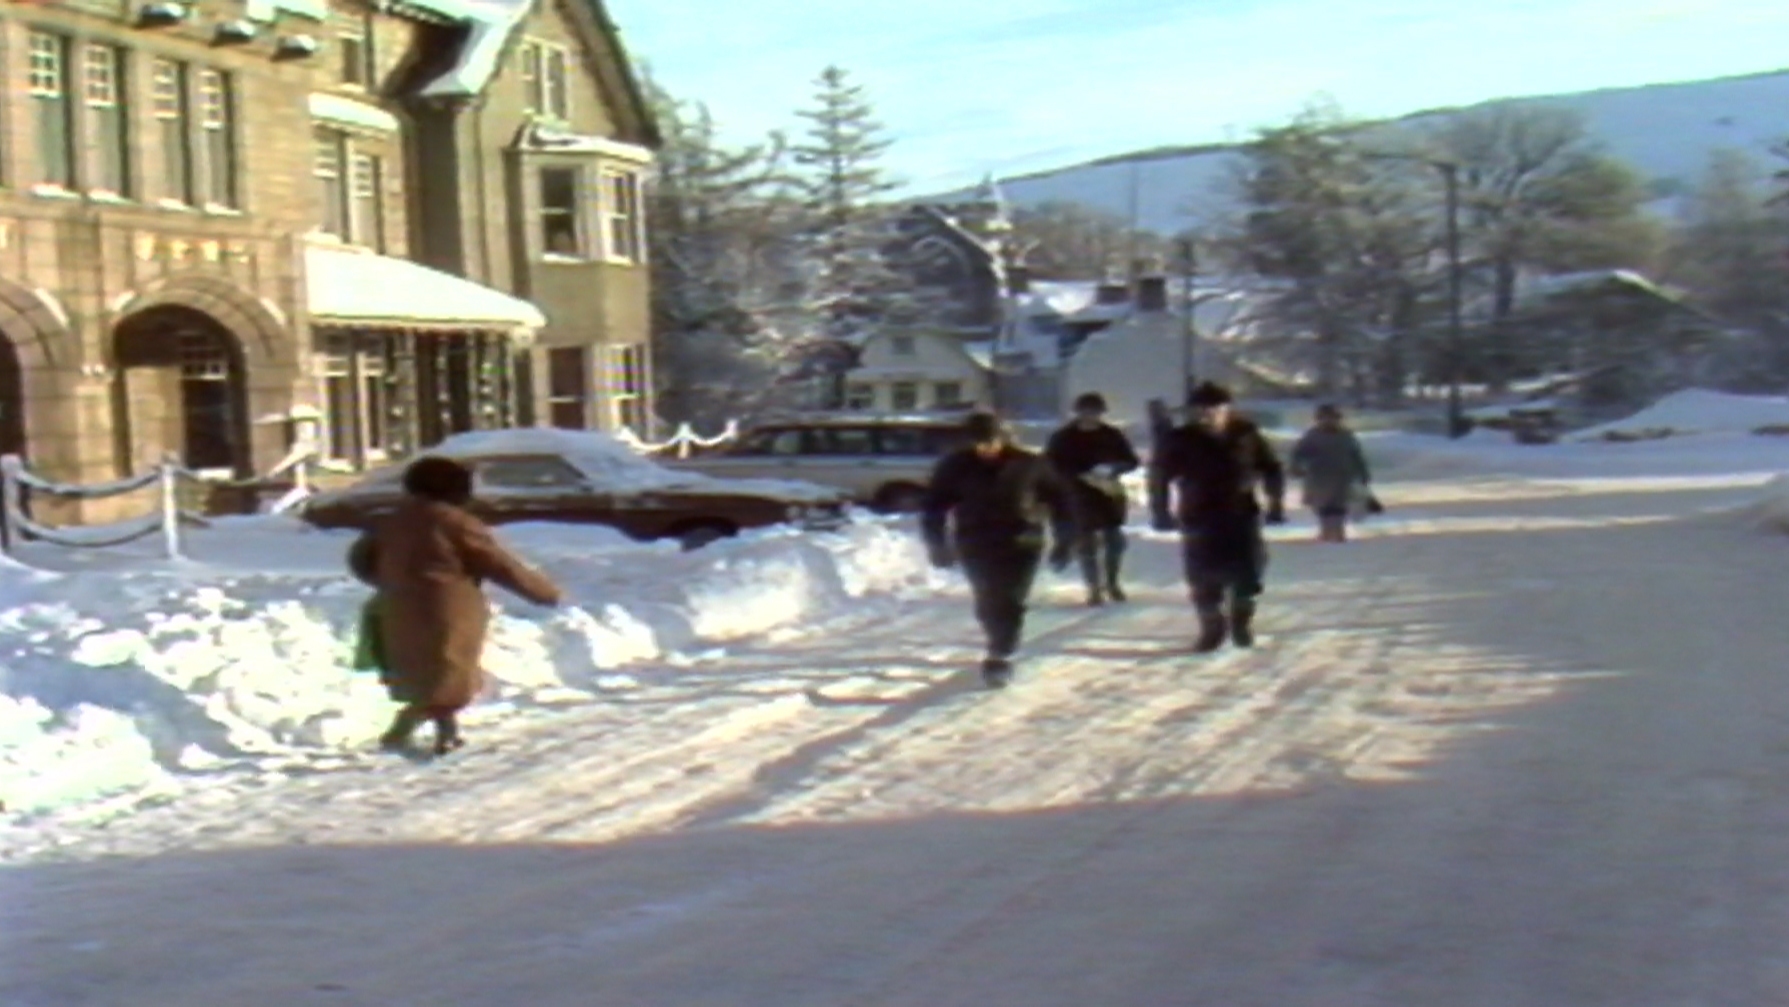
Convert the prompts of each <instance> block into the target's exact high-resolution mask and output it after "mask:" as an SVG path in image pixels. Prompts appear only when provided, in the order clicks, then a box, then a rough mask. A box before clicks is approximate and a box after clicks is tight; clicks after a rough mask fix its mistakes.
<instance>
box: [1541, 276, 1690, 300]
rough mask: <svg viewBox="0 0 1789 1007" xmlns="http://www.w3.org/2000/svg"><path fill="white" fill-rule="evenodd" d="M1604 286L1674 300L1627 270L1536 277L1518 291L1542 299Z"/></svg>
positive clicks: (1662, 290)
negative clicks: (1623, 287)
mask: <svg viewBox="0 0 1789 1007" xmlns="http://www.w3.org/2000/svg"><path fill="white" fill-rule="evenodd" d="M1606 286H1626V287H1635V288H1637V289H1640V290H1644V291H1646V292H1647V293H1651V294H1655V295H1657V296H1659V297H1663V298H1665V299H1667V300H1675V299H1676V298H1675V297H1674V296H1673V295H1672V294H1670V293H1669V292H1667V291H1666V290H1664V289H1663V288H1662V287H1660V286H1659V285H1658V284H1656V283H1654V282H1652V281H1651V280H1649V279H1647V278H1646V277H1644V276H1641V275H1640V274H1639V273H1636V272H1634V271H1633V270H1631V269H1593V270H1588V271H1585V272H1580V273H1558V274H1556V275H1553V276H1539V277H1535V278H1534V279H1532V280H1530V281H1529V282H1528V283H1527V284H1526V285H1525V287H1524V289H1523V291H1522V292H1523V294H1524V295H1526V296H1527V297H1531V298H1542V297H1556V296H1559V295H1561V294H1573V293H1580V292H1582V291H1586V290H1594V289H1596V288H1598V287H1606Z"/></svg>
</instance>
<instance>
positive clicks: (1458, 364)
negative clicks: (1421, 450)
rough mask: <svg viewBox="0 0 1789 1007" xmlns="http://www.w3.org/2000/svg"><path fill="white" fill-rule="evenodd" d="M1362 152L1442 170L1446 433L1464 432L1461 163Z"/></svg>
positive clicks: (1369, 156)
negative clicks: (1444, 185)
mask: <svg viewBox="0 0 1789 1007" xmlns="http://www.w3.org/2000/svg"><path fill="white" fill-rule="evenodd" d="M1363 156H1365V157H1367V158H1369V159H1372V160H1380V161H1414V162H1416V163H1418V164H1426V165H1428V166H1429V167H1431V168H1434V169H1435V170H1436V171H1439V172H1440V173H1441V178H1442V181H1443V182H1444V183H1445V184H1446V188H1447V435H1448V436H1449V437H1454V438H1459V437H1464V436H1466V411H1465V408H1464V406H1463V404H1462V403H1461V401H1460V383H1461V378H1462V376H1461V369H1462V365H1463V363H1464V359H1463V358H1464V353H1463V351H1462V344H1463V343H1464V342H1465V338H1464V336H1463V334H1462V331H1461V330H1462V329H1463V328H1464V322H1463V320H1462V317H1461V315H1462V310H1463V309H1462V306H1461V299H1462V290H1463V286H1464V282H1463V281H1464V268H1463V267H1462V266H1461V264H1460V165H1459V162H1457V161H1449V160H1446V159H1444V158H1433V157H1425V156H1423V155H1421V154H1397V153H1391V152H1380V151H1368V152H1366V153H1365V154H1364V155H1363Z"/></svg>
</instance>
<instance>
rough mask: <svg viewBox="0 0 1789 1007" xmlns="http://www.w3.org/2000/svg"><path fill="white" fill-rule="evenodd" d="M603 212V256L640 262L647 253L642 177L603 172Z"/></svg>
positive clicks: (622, 260) (631, 174)
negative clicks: (641, 223) (645, 252)
mask: <svg viewBox="0 0 1789 1007" xmlns="http://www.w3.org/2000/svg"><path fill="white" fill-rule="evenodd" d="M602 211H603V240H604V241H605V242H606V246H605V248H604V254H605V255H606V256H607V257H608V258H610V259H613V260H615V261H617V262H628V263H634V262H639V261H640V260H641V258H643V255H642V253H643V252H644V250H645V249H644V245H645V242H644V238H645V235H644V233H643V231H642V229H641V227H640V176H639V175H636V174H634V173H633V172H631V171H612V170H610V171H604V172H603V206H602Z"/></svg>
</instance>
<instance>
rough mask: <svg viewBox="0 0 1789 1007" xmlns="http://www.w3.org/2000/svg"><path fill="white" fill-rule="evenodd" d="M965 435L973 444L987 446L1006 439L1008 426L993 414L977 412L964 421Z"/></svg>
mask: <svg viewBox="0 0 1789 1007" xmlns="http://www.w3.org/2000/svg"><path fill="white" fill-rule="evenodd" d="M963 433H964V434H965V435H966V436H967V437H968V438H969V442H970V443H971V444H986V443H988V442H989V441H997V440H1004V439H1005V438H1006V424H1004V423H1002V422H1000V417H998V416H995V415H994V414H993V413H990V412H986V411H982V410H977V411H976V412H973V413H970V414H969V417H968V419H965V420H964V421H963Z"/></svg>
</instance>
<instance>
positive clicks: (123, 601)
mask: <svg viewBox="0 0 1789 1007" xmlns="http://www.w3.org/2000/svg"><path fill="white" fill-rule="evenodd" d="M218 534H219V535H220V536H228V537H235V538H239V539H240V540H241V544H242V546H244V547H247V548H252V549H254V551H255V554H256V556H257V557H259V558H260V559H262V560H263V562H264V564H265V565H263V566H262V567H261V568H260V571H255V572H250V571H240V570H239V571H232V570H229V569H227V568H224V567H221V566H212V565H208V564H198V563H185V564H164V565H163V566H162V567H161V568H159V569H144V568H143V567H141V566H139V567H137V568H135V569H133V572H132V574H131V576H129V577H120V576H117V573H116V571H104V570H82V571H78V572H73V573H67V574H62V575H44V574H41V573H38V572H36V571H31V570H28V569H25V568H21V567H18V566H16V565H0V801H4V802H5V806H6V808H7V810H9V811H13V812H29V811H34V810H45V809H49V808H53V807H57V806H62V805H68V804H73V803H77V802H81V801H83V800H86V799H89V798H95V797H99V796H101V795H105V794H112V793H117V792H120V791H128V790H134V789H137V788H142V787H144V786H146V785H153V784H157V783H162V782H166V781H168V780H169V778H170V777H171V776H173V775H177V774H182V773H192V772H205V771H219V770H223V769H229V768H239V769H254V768H255V767H257V766H259V767H262V768H265V767H266V766H267V764H268V761H269V760H272V761H274V762H276V763H277V762H279V761H280V760H288V761H289V760H291V759H293V758H295V757H297V758H304V757H309V756H311V755H315V754H317V753H318V752H320V751H327V750H332V749H335V750H339V749H343V748H350V747H359V746H363V745H365V744H367V743H369V742H370V741H371V740H372V739H373V738H374V737H375V736H376V735H377V733H378V732H379V731H380V730H381V729H382V728H383V726H384V723H385V721H386V719H387V718H388V717H389V715H390V712H391V708H390V705H389V703H388V702H387V700H386V699H385V696H384V694H383V690H382V689H381V688H380V687H379V685H378V683H377V682H376V681H375V680H374V679H373V678H372V677H371V676H369V675H367V674H365V673H356V672H354V671H351V670H350V668H349V663H350V653H351V649H352V646H353V635H354V633H353V630H354V626H355V621H356V618H357V615H358V612H359V608H360V605H361V603H362V602H363V601H364V599H365V598H366V591H365V589H364V588H362V587H361V586H360V585H358V584H357V583H355V582H353V581H352V580H350V579H349V578H347V577H346V576H345V575H343V574H342V573H340V570H341V559H342V554H343V552H344V550H345V549H346V546H347V544H348V541H349V537H346V536H339V535H331V534H319V533H315V532H311V533H308V534H307V533H304V532H301V531H298V530H291V531H288V532H287V533H286V538H287V540H288V541H287V542H285V543H284V544H283V545H280V544H276V542H275V540H276V539H278V538H279V537H280V535H279V534H278V533H276V532H275V531H272V530H270V523H266V522H264V523H262V524H261V525H258V526H256V527H255V528H253V529H251V528H249V527H248V526H247V525H246V524H245V525H244V527H242V528H239V529H236V530H234V531H220V532H219V533H218ZM501 534H503V536H504V537H505V538H507V539H508V540H510V541H511V542H512V544H514V545H515V546H516V547H517V548H518V549H519V550H520V551H521V552H522V553H523V554H524V555H526V556H529V557H531V558H533V559H535V560H536V561H538V562H540V563H541V565H542V566H543V567H544V568H545V569H546V570H547V571H548V572H549V573H550V574H551V575H552V576H554V577H555V578H557V579H558V580H559V581H560V583H561V584H562V585H563V586H564V587H565V588H566V591H567V595H568V598H569V599H570V602H569V604H568V605H567V606H566V607H564V608H562V609H559V610H556V611H546V610H540V609H531V608H529V607H527V606H525V605H523V604H522V603H520V602H516V601H513V600H512V599H508V598H502V599H500V600H499V612H500V614H499V616H498V618H497V619H496V621H495V624H494V626H493V632H492V637H491V643H490V647H489V650H488V652H487V655H486V666H487V668H488V669H489V671H490V672H491V674H492V678H493V680H494V681H493V687H492V690H491V693H492V694H491V695H490V696H488V697H487V701H486V702H485V703H483V704H480V705H479V706H477V707H474V709H473V711H472V713H471V715H470V719H473V720H477V719H483V718H489V717H492V716H498V715H501V714H503V713H505V712H507V711H511V710H514V709H516V708H518V707H531V706H532V707H538V706H543V705H553V704H562V703H568V702H589V701H600V698H601V697H602V695H603V694H604V693H605V692H610V691H614V690H625V689H628V688H631V687H634V686H636V685H637V684H638V682H637V679H636V677H635V676H637V675H641V674H647V673H675V672H674V671H673V670H671V669H672V668H674V667H675V666H677V665H679V664H687V663H688V658H687V655H688V653H689V652H690V651H691V650H692V649H693V648H696V647H704V648H706V647H712V646H713V645H715V644H717V643H724V642H726V641H730V640H738V639H741V638H744V637H747V636H750V635H753V634H757V633H762V632H765V631H767V630H771V629H775V628H779V627H790V626H794V625H798V624H800V623H802V622H804V621H807V620H809V619H812V618H814V617H816V616H818V615H820V614H822V613H824V612H826V611H827V610H829V609H832V608H835V607H837V606H840V605H842V604H844V603H846V602H847V601H848V600H850V599H857V598H863V597H865V596H869V595H876V594H885V595H893V594H899V593H903V592H906V591H909V590H913V589H919V588H925V587H929V586H931V585H933V584H934V583H935V578H934V575H933V573H932V572H931V570H930V569H929V568H928V567H927V565H926V563H925V557H924V554H923V550H922V549H921V548H920V547H919V546H918V544H917V542H916V536H915V535H914V534H913V532H912V530H911V528H909V527H906V526H905V525H904V524H901V523H889V522H874V521H871V522H862V523H858V524H855V525H853V526H851V527H850V528H849V529H847V530H846V531H843V532H840V533H838V534H831V535H805V536H804V535H801V534H799V533H796V532H793V531H787V530H778V531H775V532H766V533H761V534H757V535H750V536H744V537H741V538H739V539H735V540H730V541H726V542H722V543H718V544H716V545H714V546H711V547H710V548H708V549H704V550H700V551H697V552H689V553H685V552H681V551H680V550H678V549H677V547H676V546H674V545H666V546H663V547H660V546H654V545H640V544H637V543H632V542H629V541H627V540H625V539H621V538H620V537H619V536H618V535H616V534H615V533H613V532H610V531H608V530H607V529H586V528H568V527H566V526H561V525H552V526H547V525H539V526H518V527H512V528H505V529H503V530H502V532H501ZM219 551H222V549H221V547H220V550H219ZM279 560H284V561H287V562H289V563H290V564H291V565H290V566H289V567H287V568H285V569H275V570H272V571H271V572H266V571H267V570H268V566H269V565H271V562H270V561H279ZM644 662H656V670H654V671H652V672H648V671H646V670H642V669H635V670H634V671H633V672H632V674H629V673H627V672H626V671H624V669H627V668H628V666H630V665H639V664H642V663H644Z"/></svg>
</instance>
